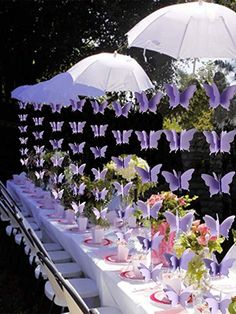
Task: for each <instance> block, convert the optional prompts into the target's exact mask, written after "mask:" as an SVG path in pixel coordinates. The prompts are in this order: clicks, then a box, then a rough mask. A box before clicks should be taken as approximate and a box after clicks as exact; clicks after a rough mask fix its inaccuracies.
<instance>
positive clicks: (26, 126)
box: [18, 125, 28, 133]
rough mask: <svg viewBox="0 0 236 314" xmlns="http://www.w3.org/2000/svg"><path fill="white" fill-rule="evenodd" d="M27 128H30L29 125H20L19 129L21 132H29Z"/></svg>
mask: <svg viewBox="0 0 236 314" xmlns="http://www.w3.org/2000/svg"><path fill="white" fill-rule="evenodd" d="M27 128H28V125H24V126H23V125H21V126H18V129H19V130H20V133H26V132H27Z"/></svg>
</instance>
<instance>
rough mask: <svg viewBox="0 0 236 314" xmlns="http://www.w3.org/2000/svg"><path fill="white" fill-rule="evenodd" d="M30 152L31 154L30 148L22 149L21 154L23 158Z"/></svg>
mask: <svg viewBox="0 0 236 314" xmlns="http://www.w3.org/2000/svg"><path fill="white" fill-rule="evenodd" d="M28 152H29V149H28V148H21V149H20V154H21V156H24V155H26V156H27V155H28Z"/></svg>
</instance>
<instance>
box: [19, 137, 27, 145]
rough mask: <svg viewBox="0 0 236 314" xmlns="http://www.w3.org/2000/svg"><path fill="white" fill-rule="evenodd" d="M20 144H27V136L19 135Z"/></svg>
mask: <svg viewBox="0 0 236 314" xmlns="http://www.w3.org/2000/svg"><path fill="white" fill-rule="evenodd" d="M19 140H20V143H21V145H27V142H28V137H19Z"/></svg>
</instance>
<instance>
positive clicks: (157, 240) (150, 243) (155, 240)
mask: <svg viewBox="0 0 236 314" xmlns="http://www.w3.org/2000/svg"><path fill="white" fill-rule="evenodd" d="M163 238H164V236H163V235H159V232H157V233H155V234H154V236H153V237H152V240H149V239H147V238H145V237H141V236H137V239H138V240H139V242H140V243H141V244H142V246H143V249H144V250H146V251H148V250H149V249H152V250H155V251H157V250H158V249H159V246H160V244H161V241H162V240H163Z"/></svg>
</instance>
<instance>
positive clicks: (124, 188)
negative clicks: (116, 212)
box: [113, 182, 133, 197]
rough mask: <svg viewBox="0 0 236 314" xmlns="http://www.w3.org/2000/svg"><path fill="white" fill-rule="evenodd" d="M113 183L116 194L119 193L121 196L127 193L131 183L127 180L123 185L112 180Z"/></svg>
mask: <svg viewBox="0 0 236 314" xmlns="http://www.w3.org/2000/svg"><path fill="white" fill-rule="evenodd" d="M113 185H114V187H115V188H116V192H117V195H121V196H122V197H124V196H127V195H128V194H129V191H130V189H131V187H132V185H133V183H132V182H129V183H127V184H126V185H125V186H124V185H123V184H120V183H119V182H113Z"/></svg>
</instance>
